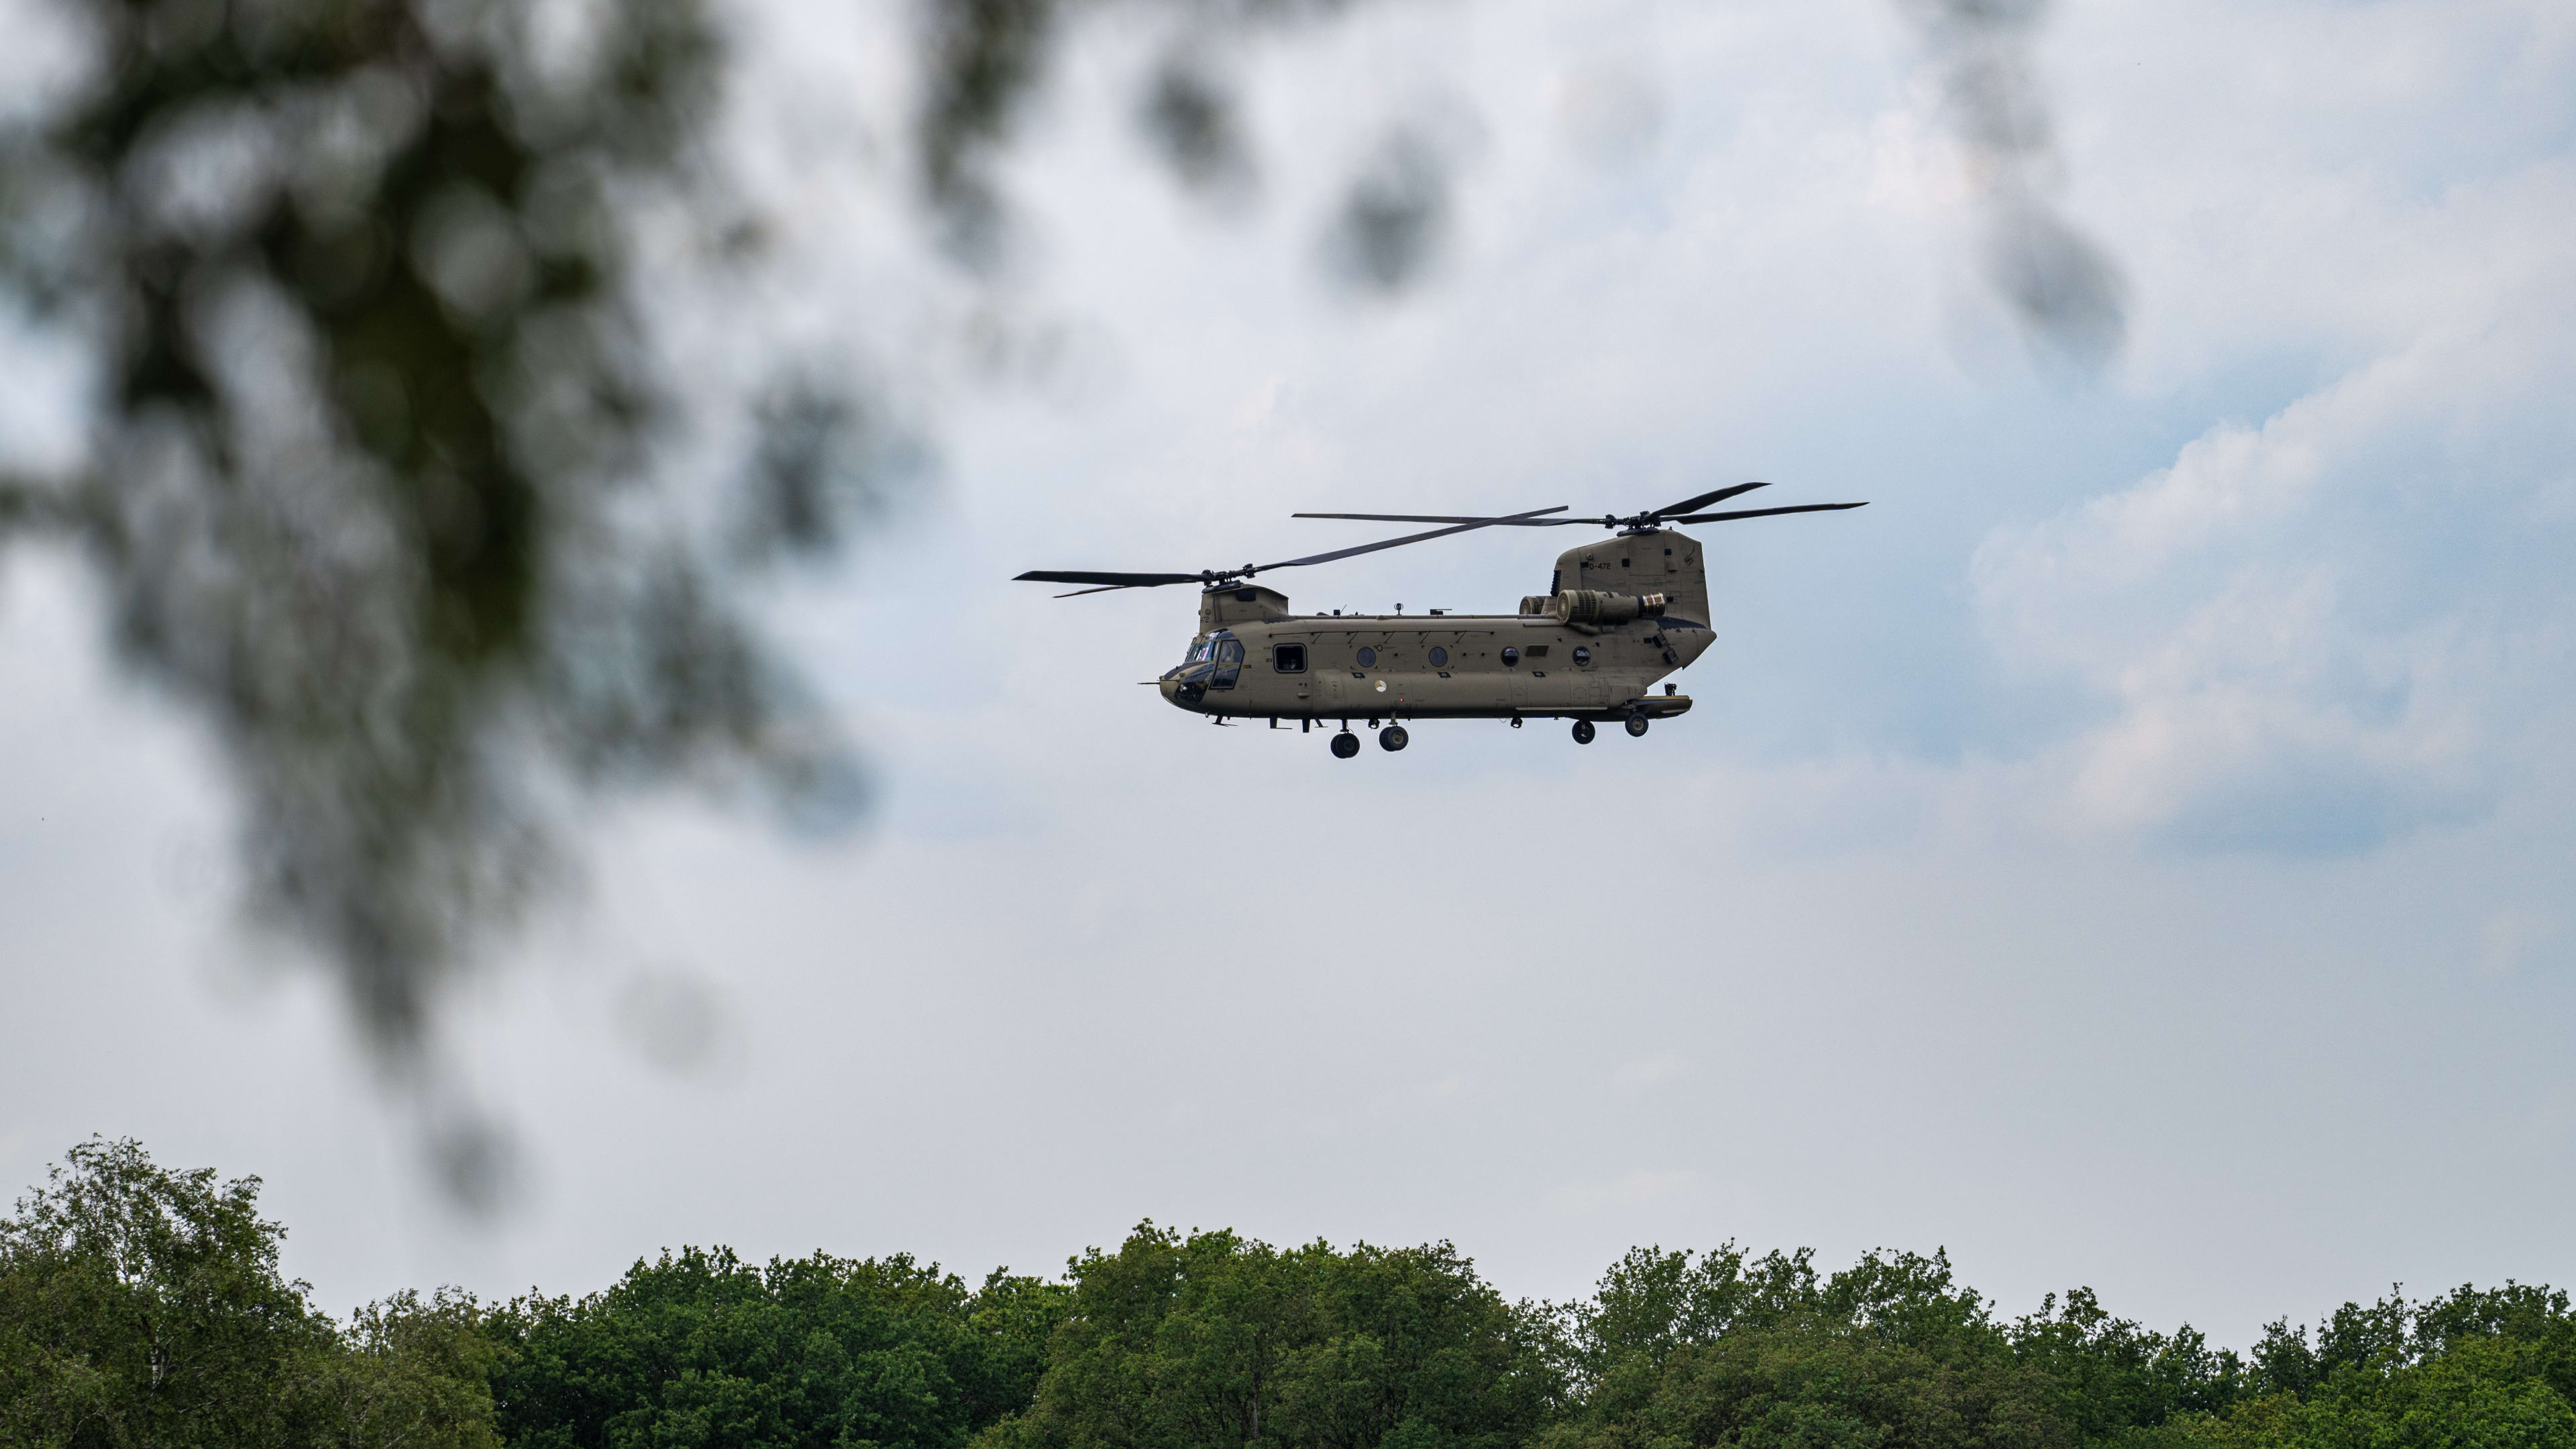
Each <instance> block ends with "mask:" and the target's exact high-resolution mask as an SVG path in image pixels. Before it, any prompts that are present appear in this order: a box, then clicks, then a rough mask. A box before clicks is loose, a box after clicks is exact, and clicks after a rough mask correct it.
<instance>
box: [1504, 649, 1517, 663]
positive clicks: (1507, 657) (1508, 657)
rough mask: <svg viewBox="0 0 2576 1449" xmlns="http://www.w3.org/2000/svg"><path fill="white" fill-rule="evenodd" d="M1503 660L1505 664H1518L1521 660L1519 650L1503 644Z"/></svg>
mask: <svg viewBox="0 0 2576 1449" xmlns="http://www.w3.org/2000/svg"><path fill="white" fill-rule="evenodd" d="M1503 662H1504V663H1505V664H1518V663H1520V662H1521V651H1519V650H1517V649H1514V648H1513V647H1512V646H1510V645H1508V644H1506V645H1504V646H1503Z"/></svg>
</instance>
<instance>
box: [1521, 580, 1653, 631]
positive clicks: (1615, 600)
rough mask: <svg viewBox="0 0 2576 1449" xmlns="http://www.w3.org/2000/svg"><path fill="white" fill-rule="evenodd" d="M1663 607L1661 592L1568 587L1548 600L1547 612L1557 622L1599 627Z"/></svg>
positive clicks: (1650, 612)
mask: <svg viewBox="0 0 2576 1449" xmlns="http://www.w3.org/2000/svg"><path fill="white" fill-rule="evenodd" d="M1663 609H1664V596H1663V595H1661V594H1611V593H1604V592H1602V591H1601V590H1599V589H1567V590H1565V591H1564V592H1562V593H1559V594H1558V595H1557V596H1556V597H1554V598H1552V599H1550V600H1548V603H1547V612H1548V613H1551V614H1554V615H1555V616H1556V619H1557V622H1558V623H1561V624H1570V625H1573V626H1574V627H1576V628H1578V629H1579V628H1583V627H1585V626H1587V625H1588V626H1590V627H1592V628H1595V629H1597V628H1600V627H1601V626H1603V625H1605V624H1624V623H1626V622H1628V621H1629V620H1631V619H1640V618H1644V617H1645V616H1646V615H1648V614H1660V613H1662V612H1663Z"/></svg>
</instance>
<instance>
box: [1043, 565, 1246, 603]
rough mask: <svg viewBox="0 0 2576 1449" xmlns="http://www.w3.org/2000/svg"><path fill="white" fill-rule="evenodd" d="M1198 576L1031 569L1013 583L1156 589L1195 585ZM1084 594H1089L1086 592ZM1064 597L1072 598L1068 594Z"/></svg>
mask: <svg viewBox="0 0 2576 1449" xmlns="http://www.w3.org/2000/svg"><path fill="white" fill-rule="evenodd" d="M1199 577H1200V576H1199V575H1197V574H1107V573H1100V572H1098V571H1096V570H1092V569H1031V570H1029V571H1028V572H1027V573H1024V574H1020V575H1018V576H1016V577H1015V578H1013V579H1012V580H1011V582H1013V583H1015V584H1016V583H1038V584H1099V585H1101V586H1102V587H1104V588H1112V589H1156V588H1161V587H1162V586H1163V585H1165V584H1195V583H1197V582H1199ZM1084 592H1086V593H1087V592H1089V590H1085V591H1084ZM1062 597H1065V598H1071V597H1072V595H1070V594H1067V595H1063V596H1062Z"/></svg>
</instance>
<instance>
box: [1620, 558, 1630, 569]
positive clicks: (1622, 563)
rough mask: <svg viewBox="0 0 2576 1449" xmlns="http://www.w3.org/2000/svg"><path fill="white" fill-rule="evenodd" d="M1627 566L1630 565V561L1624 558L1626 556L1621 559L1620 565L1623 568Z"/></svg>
mask: <svg viewBox="0 0 2576 1449" xmlns="http://www.w3.org/2000/svg"><path fill="white" fill-rule="evenodd" d="M1627 566H1628V561H1627V560H1626V559H1624V558H1623V559H1621V560H1619V567H1621V568H1623V569H1624V568H1626V567H1627Z"/></svg>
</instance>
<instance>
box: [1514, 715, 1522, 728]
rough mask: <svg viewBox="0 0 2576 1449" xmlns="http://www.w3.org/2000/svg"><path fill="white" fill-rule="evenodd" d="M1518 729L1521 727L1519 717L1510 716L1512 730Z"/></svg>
mask: <svg viewBox="0 0 2576 1449" xmlns="http://www.w3.org/2000/svg"><path fill="white" fill-rule="evenodd" d="M1520 727H1521V717H1520V716H1519V715H1513V716H1512V728H1513V729H1519V728H1520Z"/></svg>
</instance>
